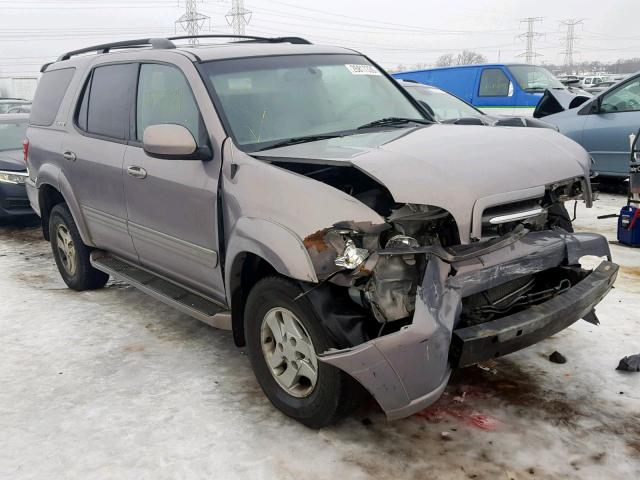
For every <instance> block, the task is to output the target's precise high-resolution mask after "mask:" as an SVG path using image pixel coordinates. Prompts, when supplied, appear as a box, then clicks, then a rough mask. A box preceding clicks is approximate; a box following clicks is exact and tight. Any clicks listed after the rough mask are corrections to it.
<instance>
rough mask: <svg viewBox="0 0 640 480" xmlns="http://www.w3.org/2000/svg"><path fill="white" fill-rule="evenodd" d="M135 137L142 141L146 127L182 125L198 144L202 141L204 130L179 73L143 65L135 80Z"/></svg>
mask: <svg viewBox="0 0 640 480" xmlns="http://www.w3.org/2000/svg"><path fill="white" fill-rule="evenodd" d="M136 105H137V108H136V136H137V139H138V140H139V141H142V138H143V135H144V129H145V128H147V127H148V126H150V125H159V124H166V123H171V124H176V125H182V126H183V127H185V128H186V129H188V130H189V131H190V132H191V135H193V138H195V139H196V141H197V143H198V144H202V143H203V142H204V138H203V135H204V127H203V125H202V120H201V116H200V113H199V111H198V107H197V106H196V102H195V99H194V98H193V94H192V93H191V89H190V88H189V84H188V83H187V80H186V79H185V77H184V75H183V74H182V72H181V71H180V70H178V69H177V68H175V67H171V66H168V65H160V64H153V63H149V64H143V65H142V66H141V67H140V77H139V80H138V98H137V101H136Z"/></svg>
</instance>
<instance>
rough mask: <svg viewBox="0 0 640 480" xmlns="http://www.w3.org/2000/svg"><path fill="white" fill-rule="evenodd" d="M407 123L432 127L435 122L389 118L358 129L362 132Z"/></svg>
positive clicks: (366, 124)
mask: <svg viewBox="0 0 640 480" xmlns="http://www.w3.org/2000/svg"><path fill="white" fill-rule="evenodd" d="M407 123H419V124H422V125H430V124H432V123H433V122H432V121H431V120H426V119H419V118H402V117H387V118H381V119H380V120H374V121H373V122H369V123H365V124H364V125H360V126H359V127H358V130H362V129H365V128H375V127H395V126H398V125H406V124H407Z"/></svg>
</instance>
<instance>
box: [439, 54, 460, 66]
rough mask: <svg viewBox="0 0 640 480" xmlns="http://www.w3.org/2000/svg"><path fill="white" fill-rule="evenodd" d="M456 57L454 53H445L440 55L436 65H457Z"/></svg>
mask: <svg viewBox="0 0 640 480" xmlns="http://www.w3.org/2000/svg"><path fill="white" fill-rule="evenodd" d="M455 61H456V59H455V57H454V55H453V54H452V53H445V54H444V55H440V56H439V57H438V59H437V60H436V67H450V66H451V65H455Z"/></svg>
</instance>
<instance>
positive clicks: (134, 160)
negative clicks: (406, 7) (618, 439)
mask: <svg viewBox="0 0 640 480" xmlns="http://www.w3.org/2000/svg"><path fill="white" fill-rule="evenodd" d="M205 37H211V36H205ZM214 37H219V36H214ZM183 38H185V37H177V38H172V39H143V40H136V41H128V42H117V43H113V44H106V45H98V46H95V47H90V48H86V49H81V50H77V51H74V52H69V53H66V54H64V55H62V56H61V57H60V58H59V59H58V61H56V62H54V63H53V64H50V65H47V66H45V68H43V75H42V79H41V81H40V83H39V85H38V89H37V92H36V96H35V100H34V104H33V111H32V114H31V126H30V127H29V130H28V132H27V141H26V142H25V148H27V151H28V158H27V163H28V167H29V179H28V180H27V185H28V192H29V198H30V200H31V203H32V205H33V207H34V209H35V210H36V211H37V212H38V213H39V214H40V216H41V218H42V226H43V233H44V236H45V238H46V239H48V240H50V242H51V248H52V251H53V256H54V258H55V261H56V264H57V266H58V269H59V271H60V274H61V276H62V278H63V280H64V281H65V282H66V284H67V285H68V286H69V287H70V288H72V289H75V290H87V289H94V288H100V287H102V286H103V285H104V284H105V283H106V282H107V280H108V278H109V276H110V275H111V276H113V277H115V278H119V279H123V280H125V281H127V282H129V283H130V284H131V285H133V286H135V287H137V288H139V289H141V290H142V291H144V292H146V293H149V294H151V295H153V296H154V297H155V298H157V299H158V300H160V301H163V302H166V303H167V304H169V305H172V306H174V307H176V308H178V309H180V310H181V311H183V312H185V313H187V314H189V315H192V316H194V317H196V318H199V319H201V320H203V321H205V322H207V323H209V324H212V325H215V326H219V327H224V328H229V329H231V330H232V331H233V338H234V340H235V342H236V344H237V345H239V346H246V349H247V352H248V357H249V359H250V361H251V365H252V367H253V370H254V372H255V374H256V378H257V380H258V382H259V383H260V386H261V387H262V389H263V391H264V392H265V394H266V395H267V397H268V398H269V400H270V401H271V402H272V403H273V404H274V405H275V406H276V407H277V408H278V409H280V410H281V411H282V412H284V413H285V414H287V415H289V416H291V417H293V418H295V419H297V420H299V421H300V422H302V423H304V424H305V425H308V426H311V427H321V426H324V425H327V424H329V423H331V422H333V421H335V420H336V419H337V418H339V417H340V416H341V415H343V414H345V413H346V412H347V411H348V410H349V409H350V407H351V406H353V404H354V403H355V402H356V400H357V399H358V398H359V396H358V393H357V392H358V391H360V388H361V387H358V383H359V384H360V385H361V386H362V387H364V388H365V389H366V390H367V391H368V392H369V393H370V394H371V395H373V397H374V398H375V399H376V400H377V402H378V403H379V404H380V406H381V407H382V409H383V410H384V411H385V412H386V414H387V416H388V417H389V418H391V419H394V418H401V417H405V416H408V415H411V414H413V413H415V412H417V411H419V410H421V409H422V408H424V407H426V406H428V405H430V404H431V403H433V402H434V401H435V400H436V399H437V398H438V397H439V396H440V395H441V394H442V391H443V390H444V388H445V386H446V384H447V382H448V380H449V376H450V374H451V371H452V368H457V367H463V366H467V365H472V364H475V363H477V362H481V361H484V360H487V359H489V358H494V357H499V356H501V355H505V354H507V353H510V352H513V351H515V350H519V349H521V348H524V347H526V346H528V345H531V344H533V343H536V342H538V341H540V340H542V339H543V338H546V337H548V336H549V335H552V334H554V333H556V332H558V331H560V330H562V329H564V328H565V327H567V326H568V325H570V324H572V323H574V322H575V321H577V320H578V319H580V318H585V319H586V320H589V321H592V322H594V321H596V320H595V314H594V307H595V305H596V304H597V303H598V302H599V301H600V300H601V299H602V297H603V296H604V295H605V294H606V293H607V292H608V291H609V289H610V288H611V286H612V284H613V282H614V280H615V277H616V275H617V270H618V267H617V265H615V264H614V263H611V262H610V252H609V246H608V242H607V240H606V238H604V237H603V236H600V235H596V234H589V233H568V232H569V231H570V230H571V219H570V218H569V217H568V215H567V212H566V210H565V209H564V207H563V202H564V201H565V200H570V199H582V200H584V201H585V202H586V204H587V205H588V206H591V204H592V200H593V199H592V193H591V187H590V182H589V168H590V165H591V163H590V158H589V156H588V154H587V153H586V152H585V151H584V149H583V148H582V147H580V146H579V145H577V144H576V143H575V142H573V141H572V140H569V139H568V138H566V137H564V136H562V135H560V134H559V133H557V132H556V131H554V130H552V129H546V128H514V129H507V128H486V127H484V126H468V127H465V128H461V127H458V126H455V125H444V124H438V123H435V122H433V119H432V118H430V117H429V115H428V114H427V112H426V111H424V110H423V109H422V108H421V107H420V105H419V104H418V102H416V101H415V100H414V99H413V98H412V97H411V96H410V95H409V94H408V93H407V92H406V91H405V90H404V89H403V88H402V87H400V85H398V83H397V82H395V81H394V80H393V79H392V78H391V77H389V75H388V74H386V73H385V72H384V70H382V69H381V68H380V67H378V66H377V65H376V64H375V63H374V62H373V61H371V60H370V59H368V58H367V57H365V56H363V55H361V54H359V53H356V52H354V51H353V50H350V49H345V48H338V47H326V46H318V45H311V44H309V42H307V41H306V40H303V39H300V38H293V37H289V38H260V37H237V36H235V37H233V38H234V42H231V43H228V44H224V45H219V44H218V45H215V44H214V45H209V46H207V45H203V44H201V45H199V46H198V47H197V48H194V47H192V46H182V45H180V44H178V45H176V44H175V43H174V41H178V40H180V39H183ZM201 41H203V42H204V41H205V39H204V38H201ZM140 47H147V48H140ZM91 52H97V55H89V53H91ZM584 255H596V256H602V257H606V258H608V259H609V260H606V261H603V262H602V263H601V265H600V266H599V267H598V268H596V269H595V270H587V269H583V268H582V267H581V266H580V259H581V257H583V256H584ZM132 321H135V319H132Z"/></svg>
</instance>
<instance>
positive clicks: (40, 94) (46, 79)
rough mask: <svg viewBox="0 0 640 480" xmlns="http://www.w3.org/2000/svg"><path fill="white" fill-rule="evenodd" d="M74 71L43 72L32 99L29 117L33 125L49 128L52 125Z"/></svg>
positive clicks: (73, 69)
mask: <svg viewBox="0 0 640 480" xmlns="http://www.w3.org/2000/svg"><path fill="white" fill-rule="evenodd" d="M75 70H76V69H75V68H62V69H60V70H51V71H47V72H44V74H43V75H42V78H41V79H40V83H39V84H38V89H37V90H36V94H35V97H34V99H33V108H32V110H31V115H30V122H31V123H32V124H33V125H42V126H49V125H51V124H52V123H53V120H54V119H55V118H56V115H57V113H58V109H59V108H60V104H61V103H62V97H64V94H65V92H66V91H67V88H68V87H69V83H70V82H71V79H72V78H73V74H74V72H75Z"/></svg>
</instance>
